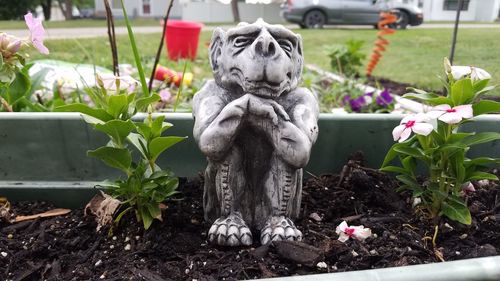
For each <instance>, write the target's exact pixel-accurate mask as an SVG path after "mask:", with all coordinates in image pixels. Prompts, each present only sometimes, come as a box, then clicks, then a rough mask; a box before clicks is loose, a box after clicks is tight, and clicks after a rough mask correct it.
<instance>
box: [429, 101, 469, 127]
mask: <svg viewBox="0 0 500 281" xmlns="http://www.w3.org/2000/svg"><path fill="white" fill-rule="evenodd" d="M427 115H428V116H429V117H431V118H437V119H438V120H441V121H443V122H445V123H447V124H457V123H460V121H462V119H468V118H472V117H473V116H474V114H473V112H472V105H471V104H464V105H459V106H455V107H453V108H452V107H451V106H450V105H449V104H440V105H438V106H435V107H433V108H432V109H431V111H429V112H428V113H427Z"/></svg>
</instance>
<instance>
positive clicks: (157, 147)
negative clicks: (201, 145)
mask: <svg viewBox="0 0 500 281" xmlns="http://www.w3.org/2000/svg"><path fill="white" fill-rule="evenodd" d="M186 138H187V137H175V136H169V137H158V138H155V139H153V140H152V141H151V142H150V143H149V154H150V157H151V159H153V160H156V158H157V157H158V156H159V155H160V153H162V152H163V151H165V150H166V149H168V148H169V147H171V146H173V145H174V144H176V143H178V142H180V141H182V140H184V139H186Z"/></svg>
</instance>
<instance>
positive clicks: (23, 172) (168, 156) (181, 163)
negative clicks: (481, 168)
mask: <svg viewBox="0 0 500 281" xmlns="http://www.w3.org/2000/svg"><path fill="white" fill-rule="evenodd" d="M143 117H144V115H142V116H137V118H138V119H140V118H143ZM401 118H402V116H401V115H393V114H348V115H332V114H322V115H321V116H320V120H319V129H320V134H319V138H318V141H317V142H316V144H315V145H314V148H313V151H312V155H311V158H310V162H309V165H308V166H307V168H306V170H307V171H308V172H310V173H312V174H316V175H318V174H321V173H334V172H339V171H340V169H341V168H342V166H343V165H344V164H345V163H346V160H347V159H348V158H349V155H351V154H352V153H354V152H356V151H359V150H361V151H363V152H364V154H365V159H366V162H367V165H368V166H370V167H374V168H377V167H379V166H380V164H381V162H382V160H383V158H384V156H385V153H386V152H387V150H388V149H389V147H390V146H391V145H392V144H393V143H394V141H393V140H392V134H391V132H392V129H393V128H394V127H395V126H396V125H397V124H399V121H400V120H401ZM166 120H167V121H169V122H171V123H173V124H174V127H173V128H171V129H169V130H168V131H167V133H168V134H172V135H179V136H188V137H189V139H188V140H187V141H184V142H182V143H180V144H178V145H176V146H174V147H173V148H172V149H170V150H169V151H168V152H167V153H165V155H164V156H163V157H162V158H161V159H160V161H159V165H160V166H162V167H170V168H171V169H172V170H173V171H174V172H175V173H176V174H177V175H178V176H182V177H191V176H194V175H197V174H198V173H199V172H201V171H203V170H204V168H205V165H206V160H205V158H204V157H203V155H202V154H201V153H200V151H199V150H198V147H197V146H196V144H195V142H194V140H193V137H192V128H193V118H192V116H191V114H189V113H175V114H166ZM465 130H466V131H476V132H481V131H496V132H500V115H488V116H481V117H480V118H477V119H476V121H475V122H471V123H469V124H467V126H465ZM105 142H106V137H105V136H104V135H103V134H101V133H99V132H96V131H94V130H93V129H92V128H91V127H90V126H88V125H87V124H86V123H85V122H84V120H83V118H82V117H81V115H80V114H78V113H0V195H2V196H6V197H7V198H9V199H10V200H12V201H19V200H45V201H51V202H53V203H54V204H56V205H58V206H61V207H82V206H83V205H84V204H85V203H86V202H88V200H89V199H90V198H91V197H92V196H93V194H94V193H95V189H94V188H93V187H94V185H95V184H96V182H98V181H101V180H103V179H106V178H110V179H112V178H114V177H116V176H118V174H117V172H116V171H115V170H113V169H110V168H108V167H106V166H105V165H104V164H102V163H101V162H100V161H98V160H95V159H92V158H89V157H87V156H86V151H87V150H89V149H94V148H96V147H98V146H100V145H102V144H104V143H105ZM470 153H471V155H472V156H479V155H488V156H494V157H500V142H498V141H496V142H492V143H489V144H486V145H483V146H477V147H474V149H473V150H471V151H470ZM423 273H425V274H427V275H425V276H426V277H423V276H422V275H421V274H423ZM273 280H274V279H273ZM277 280H280V279H277ZM281 280H353V281H356V280H426V281H438V280H450V281H451V280H454V281H456V280H458V281H461V280H464V281H465V280H500V256H497V257H490V258H480V259H472V260H465V261H457V262H449V263H440V264H432V265H419V266H409V267H401V268H390V269H377V270H368V271H358V272H349V273H339V274H322V275H311V276H301V277H290V278H281Z"/></svg>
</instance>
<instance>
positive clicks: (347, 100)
mask: <svg viewBox="0 0 500 281" xmlns="http://www.w3.org/2000/svg"><path fill="white" fill-rule="evenodd" d="M350 101H351V96H349V95H347V96H344V97H343V98H342V104H344V105H346V104H348V103H349V102H350Z"/></svg>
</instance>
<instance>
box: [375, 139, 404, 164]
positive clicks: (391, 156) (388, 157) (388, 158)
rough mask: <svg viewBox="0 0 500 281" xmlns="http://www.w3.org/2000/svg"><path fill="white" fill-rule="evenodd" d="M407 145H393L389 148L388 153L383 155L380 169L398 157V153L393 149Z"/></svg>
mask: <svg viewBox="0 0 500 281" xmlns="http://www.w3.org/2000/svg"><path fill="white" fill-rule="evenodd" d="M405 145H407V144H406V143H395V144H393V145H392V146H391V148H390V149H389V151H387V154H386V155H385V158H384V162H383V163H382V166H381V167H382V168H383V167H385V166H387V165H389V163H391V161H392V160H393V159H394V158H396V156H398V152H397V151H396V150H395V148H397V147H400V146H405Z"/></svg>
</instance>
